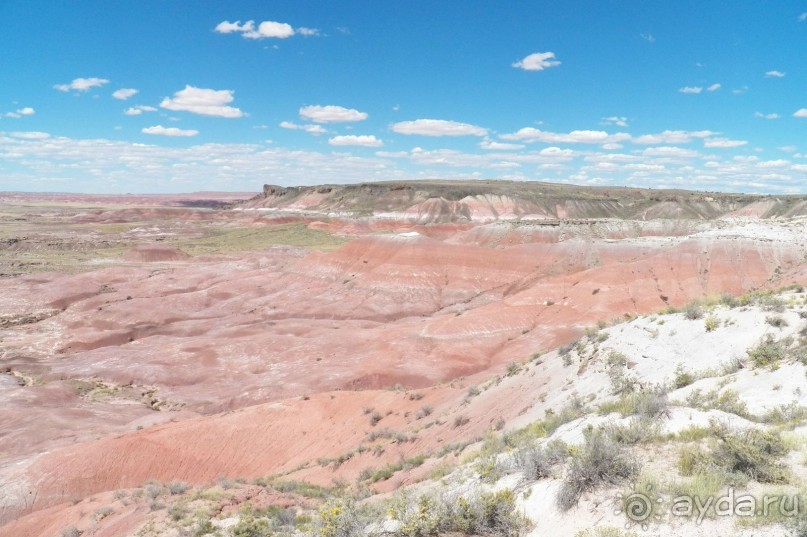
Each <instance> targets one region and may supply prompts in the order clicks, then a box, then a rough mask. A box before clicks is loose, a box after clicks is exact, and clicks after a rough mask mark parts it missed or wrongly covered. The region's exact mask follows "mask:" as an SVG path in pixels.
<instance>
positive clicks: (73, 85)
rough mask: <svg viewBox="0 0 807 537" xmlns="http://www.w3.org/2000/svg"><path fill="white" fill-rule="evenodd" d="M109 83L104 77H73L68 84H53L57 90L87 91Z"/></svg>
mask: <svg viewBox="0 0 807 537" xmlns="http://www.w3.org/2000/svg"><path fill="white" fill-rule="evenodd" d="M104 84H109V80H107V79H106V78H74V79H73V81H72V82H70V83H69V84H56V85H55V86H53V87H54V88H55V89H57V90H59V91H71V90H72V91H88V90H91V89H92V88H100V87H101V86H103V85H104Z"/></svg>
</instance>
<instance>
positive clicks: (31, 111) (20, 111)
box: [6, 106, 36, 119]
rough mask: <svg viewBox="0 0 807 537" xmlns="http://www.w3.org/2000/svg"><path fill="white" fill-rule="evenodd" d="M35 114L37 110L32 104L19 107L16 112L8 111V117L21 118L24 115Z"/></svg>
mask: <svg viewBox="0 0 807 537" xmlns="http://www.w3.org/2000/svg"><path fill="white" fill-rule="evenodd" d="M34 114H36V110H34V109H33V108H31V107H30V106H26V107H25V108H18V109H17V110H16V111H15V112H7V113H6V117H10V118H14V119H19V118H21V117H22V116H33V115H34Z"/></svg>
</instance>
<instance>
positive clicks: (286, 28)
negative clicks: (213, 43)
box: [213, 21, 320, 39]
mask: <svg viewBox="0 0 807 537" xmlns="http://www.w3.org/2000/svg"><path fill="white" fill-rule="evenodd" d="M213 31H214V32H217V33H220V34H231V33H235V32H238V33H240V34H241V35H242V36H243V37H244V38H245V39H265V38H274V39H287V38H289V37H291V36H293V35H295V34H299V35H302V36H303V37H312V36H317V35H320V32H319V30H318V29H317V28H307V27H305V26H301V27H300V28H297V29H296V30H295V29H294V28H293V27H292V26H291V24H289V23H287V22H277V21H263V22H261V23H260V24H258V26H257V27H256V26H255V21H247V22H245V23H244V24H241V21H235V22H229V21H222V22H220V23H218V24H217V25H216V27H215V28H214V29H213Z"/></svg>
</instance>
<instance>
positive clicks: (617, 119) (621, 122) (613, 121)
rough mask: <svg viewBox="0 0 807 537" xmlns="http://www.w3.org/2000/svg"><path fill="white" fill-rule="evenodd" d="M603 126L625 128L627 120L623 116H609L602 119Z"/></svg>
mask: <svg viewBox="0 0 807 537" xmlns="http://www.w3.org/2000/svg"><path fill="white" fill-rule="evenodd" d="M602 122H603V124H604V125H616V126H617V127H627V126H628V118H626V117H624V116H611V117H604V118H602Z"/></svg>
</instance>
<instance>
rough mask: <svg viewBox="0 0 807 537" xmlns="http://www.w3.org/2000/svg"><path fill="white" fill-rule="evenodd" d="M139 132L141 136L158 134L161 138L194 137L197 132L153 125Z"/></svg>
mask: <svg viewBox="0 0 807 537" xmlns="http://www.w3.org/2000/svg"><path fill="white" fill-rule="evenodd" d="M140 132H142V133H143V134H158V135H161V136H196V135H197V134H199V131H195V130H191V129H189V130H183V129H178V128H176V127H163V126H162V125H155V126H153V127H144V128H143V129H142V130H141V131H140Z"/></svg>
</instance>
